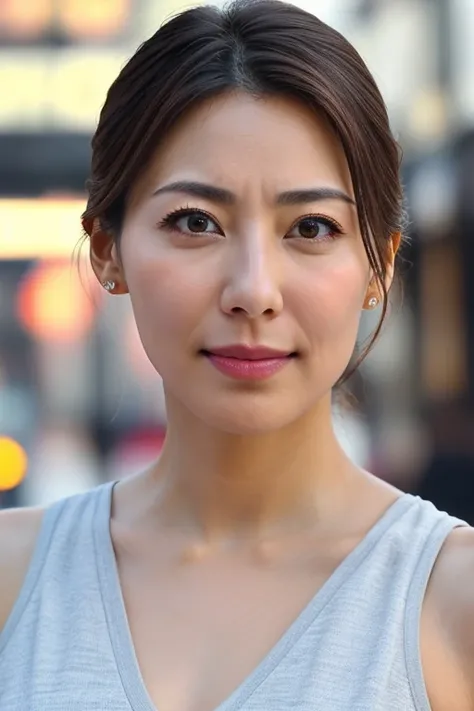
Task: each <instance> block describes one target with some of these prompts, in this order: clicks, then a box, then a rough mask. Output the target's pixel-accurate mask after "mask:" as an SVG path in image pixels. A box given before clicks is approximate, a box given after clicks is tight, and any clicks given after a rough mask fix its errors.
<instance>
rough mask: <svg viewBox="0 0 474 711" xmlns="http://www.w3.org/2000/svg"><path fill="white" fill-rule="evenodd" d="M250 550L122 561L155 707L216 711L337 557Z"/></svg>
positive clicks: (248, 679)
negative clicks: (200, 558)
mask: <svg viewBox="0 0 474 711" xmlns="http://www.w3.org/2000/svg"><path fill="white" fill-rule="evenodd" d="M335 564H336V563H335V561H334V560H330V559H323V560H321V561H320V564H319V565H318V564H317V562H316V561H314V560H313V561H312V562H311V563H308V561H306V564H300V565H297V566H294V567H293V569H292V570H290V569H289V568H288V566H286V565H284V564H283V565H281V564H280V565H279V564H272V563H266V562H263V563H262V561H261V560H256V561H252V560H249V559H248V557H245V558H244V557H239V556H231V557H229V556H227V557H226V559H220V560H213V561H208V562H201V563H199V564H192V563H191V564H185V565H178V566H176V565H168V566H167V565H166V564H164V565H163V566H162V567H161V566H160V568H159V569H158V570H156V569H155V570H154V571H153V572H150V567H149V566H145V565H143V566H140V565H132V566H129V567H127V565H126V564H125V565H124V564H122V565H121V566H120V564H119V570H120V579H121V587H122V592H123V599H124V605H125V610H126V620H127V623H128V626H129V629H130V634H131V639H132V641H133V647H134V650H135V655H136V659H137V664H138V667H139V670H140V674H141V676H142V679H143V682H144V685H145V687H146V689H147V691H148V694H149V696H150V698H151V700H152V702H153V705H154V706H155V707H156V708H157V709H159V711H214V710H215V709H217V708H218V707H220V706H221V705H222V704H224V703H225V702H227V701H228V700H229V699H231V698H233V697H234V696H236V695H238V694H239V693H240V692H245V690H246V689H247V690H248V689H250V687H251V686H252V684H253V683H254V680H255V679H258V678H259V677H260V675H261V674H263V675H265V673H267V672H266V666H267V664H268V661H269V660H271V659H272V657H273V658H274V660H275V662H276V661H277V659H278V658H279V656H280V654H281V652H282V650H283V649H284V648H285V645H286V642H287V641H288V640H289V639H290V638H291V635H292V632H296V631H297V628H298V626H299V625H300V624H301V621H302V619H303V618H304V616H305V613H306V611H307V610H308V608H309V607H310V606H311V604H312V602H313V601H314V600H315V599H316V597H317V595H318V591H319V590H321V588H322V587H323V586H324V584H325V582H326V581H327V579H328V577H329V576H330V574H331V569H332V568H334V566H335Z"/></svg>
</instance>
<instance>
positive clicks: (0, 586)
mask: <svg viewBox="0 0 474 711" xmlns="http://www.w3.org/2000/svg"><path fill="white" fill-rule="evenodd" d="M43 513H44V512H43V510H42V509H36V508H30V509H29V508H25V509H7V510H5V511H0V632H1V630H2V629H3V627H4V626H5V623H6V621H7V619H8V617H9V616H10V613H11V611H12V608H13V606H14V604H15V601H16V599H17V597H18V594H19V592H20V590H21V587H22V584H23V581H24V579H25V575H26V573H27V570H28V567H29V564H30V561H31V558H32V555H33V550H34V547H35V543H36V539H37V537H38V533H39V529H40V526H41V521H42V518H43Z"/></svg>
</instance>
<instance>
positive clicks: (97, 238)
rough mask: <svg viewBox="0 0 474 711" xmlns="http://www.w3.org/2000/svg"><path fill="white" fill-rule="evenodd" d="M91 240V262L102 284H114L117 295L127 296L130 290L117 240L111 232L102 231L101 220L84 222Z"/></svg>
mask: <svg viewBox="0 0 474 711" xmlns="http://www.w3.org/2000/svg"><path fill="white" fill-rule="evenodd" d="M82 224H83V227H84V229H85V231H86V232H87V234H88V235H89V238H90V261H91V265H92V269H93V271H94V274H95V275H96V277H97V279H98V281H99V282H100V284H102V285H103V284H104V283H106V282H112V281H113V282H114V283H115V285H116V287H115V289H114V293H115V294H126V293H127V292H128V288H127V285H126V282H125V278H124V274H123V269H122V266H121V264H120V260H119V259H118V254H117V249H116V245H115V239H114V237H113V235H112V234H111V233H110V232H107V231H106V230H104V229H102V227H101V225H100V221H99V219H98V218H97V217H96V218H94V219H93V220H90V221H87V223H86V221H85V220H83V222H82Z"/></svg>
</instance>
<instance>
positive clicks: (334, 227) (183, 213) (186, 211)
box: [158, 206, 344, 242]
mask: <svg viewBox="0 0 474 711" xmlns="http://www.w3.org/2000/svg"><path fill="white" fill-rule="evenodd" d="M195 214H199V215H203V216H204V217H207V218H208V219H209V220H211V221H212V222H215V223H216V224H218V222H217V220H216V219H215V218H214V217H212V215H211V214H210V213H208V212H206V211H205V210H203V209H202V208H197V207H190V206H187V207H182V208H179V209H177V210H172V211H171V212H169V213H168V214H167V215H166V216H165V217H164V218H163V219H162V220H161V221H160V222H159V224H158V227H159V228H161V229H169V230H173V229H175V228H176V223H177V221H178V220H179V219H181V218H182V217H189V216H190V215H195ZM311 218H313V219H317V220H318V221H319V222H322V223H323V225H325V226H326V227H328V228H329V229H330V230H331V233H332V234H331V235H328V236H326V237H322V238H320V239H319V240H317V239H314V240H312V239H311V238H310V237H301V239H302V240H304V241H306V242H311V241H314V242H316V241H320V242H323V241H325V240H326V241H327V240H330V239H334V237H335V235H342V234H344V230H343V229H342V227H341V225H340V224H339V223H338V222H336V220H334V219H332V218H331V217H327V216H326V215H321V214H320V213H310V214H308V215H303V217H300V218H298V219H297V220H296V221H295V222H294V223H293V224H292V225H291V227H290V229H289V230H288V232H291V231H292V230H293V229H294V228H295V227H296V225H298V223H300V222H302V221H303V220H308V219H311ZM199 234H215V233H212V232H207V233H198V232H197V233H196V235H199Z"/></svg>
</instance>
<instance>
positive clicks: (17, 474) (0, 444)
mask: <svg viewBox="0 0 474 711" xmlns="http://www.w3.org/2000/svg"><path fill="white" fill-rule="evenodd" d="M27 468H28V457H27V454H26V452H25V450H24V449H23V447H22V446H21V445H20V444H19V443H18V442H15V440H14V439H11V438H10V437H0V491H7V490H8V489H14V488H15V487H16V486H18V485H19V484H21V482H22V481H23V479H24V477H25V475H26V470H27Z"/></svg>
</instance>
